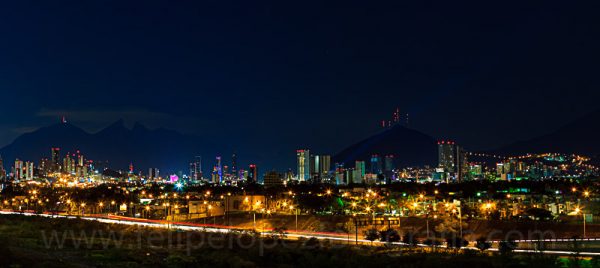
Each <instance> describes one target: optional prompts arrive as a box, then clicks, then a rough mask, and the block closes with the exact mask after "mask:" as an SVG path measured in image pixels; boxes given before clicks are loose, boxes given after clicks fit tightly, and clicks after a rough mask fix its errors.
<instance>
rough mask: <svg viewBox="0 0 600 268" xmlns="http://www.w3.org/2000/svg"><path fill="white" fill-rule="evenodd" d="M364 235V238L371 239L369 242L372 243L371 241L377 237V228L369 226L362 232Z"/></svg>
mask: <svg viewBox="0 0 600 268" xmlns="http://www.w3.org/2000/svg"><path fill="white" fill-rule="evenodd" d="M364 237H365V239H366V240H369V241H371V244H373V241H375V240H377V239H378V238H379V232H377V229H375V228H371V229H368V230H366V231H365V232H364Z"/></svg>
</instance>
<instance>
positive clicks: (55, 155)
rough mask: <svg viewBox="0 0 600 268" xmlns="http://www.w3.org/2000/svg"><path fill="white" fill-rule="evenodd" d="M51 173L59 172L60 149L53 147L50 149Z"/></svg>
mask: <svg viewBox="0 0 600 268" xmlns="http://www.w3.org/2000/svg"><path fill="white" fill-rule="evenodd" d="M51 164H52V168H51V169H52V171H53V172H59V171H60V148H58V147H55V148H52V163H51Z"/></svg>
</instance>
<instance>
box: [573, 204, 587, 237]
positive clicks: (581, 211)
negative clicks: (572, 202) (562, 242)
mask: <svg viewBox="0 0 600 268" xmlns="http://www.w3.org/2000/svg"><path fill="white" fill-rule="evenodd" d="M579 213H581V215H582V216H583V238H584V239H585V213H583V210H581V209H580V208H579V207H576V208H575V215H579Z"/></svg>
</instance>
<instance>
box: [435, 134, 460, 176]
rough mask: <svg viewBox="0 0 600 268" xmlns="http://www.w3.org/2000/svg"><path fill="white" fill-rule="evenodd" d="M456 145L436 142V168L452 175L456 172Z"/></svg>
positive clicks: (450, 142) (449, 142)
mask: <svg viewBox="0 0 600 268" xmlns="http://www.w3.org/2000/svg"><path fill="white" fill-rule="evenodd" d="M455 156H456V144H454V142H452V141H440V142H438V167H439V168H443V169H444V171H446V172H450V173H453V172H455V171H456V161H455Z"/></svg>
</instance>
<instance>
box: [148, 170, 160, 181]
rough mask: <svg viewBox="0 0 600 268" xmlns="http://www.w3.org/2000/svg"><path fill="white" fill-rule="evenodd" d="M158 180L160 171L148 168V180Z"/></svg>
mask: <svg viewBox="0 0 600 268" xmlns="http://www.w3.org/2000/svg"><path fill="white" fill-rule="evenodd" d="M159 178H160V171H159V170H158V168H149V169H148V180H157V179H159Z"/></svg>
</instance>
